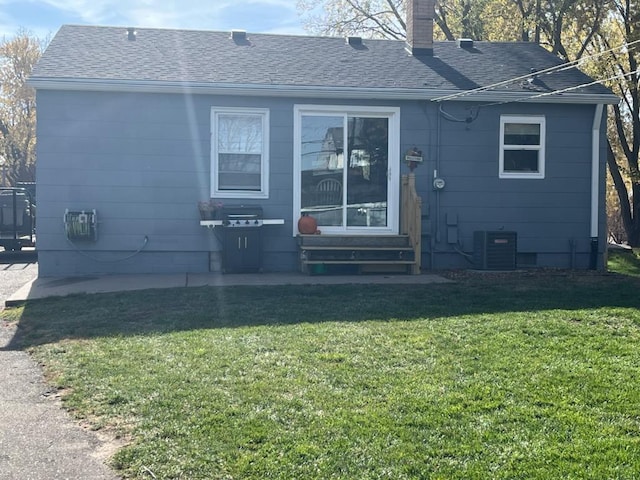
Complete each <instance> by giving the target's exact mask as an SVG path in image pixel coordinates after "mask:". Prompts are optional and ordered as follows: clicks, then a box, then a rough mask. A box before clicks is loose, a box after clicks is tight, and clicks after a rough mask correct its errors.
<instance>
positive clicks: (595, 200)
mask: <svg viewBox="0 0 640 480" xmlns="http://www.w3.org/2000/svg"><path fill="white" fill-rule="evenodd" d="M603 107H604V105H603V104H601V103H599V104H597V105H596V110H595V113H594V116H593V127H592V129H591V231H590V235H591V258H590V261H589V268H590V269H591V270H596V269H597V268H598V250H599V240H598V237H599V232H598V221H599V214H600V201H599V197H600V125H601V123H602V111H603Z"/></svg>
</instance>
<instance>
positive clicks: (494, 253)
mask: <svg viewBox="0 0 640 480" xmlns="http://www.w3.org/2000/svg"><path fill="white" fill-rule="evenodd" d="M517 251H518V235H517V233H516V232H504V231H495V232H487V231H477V232H473V265H474V267H475V268H476V269H478V270H515V269H516V254H517Z"/></svg>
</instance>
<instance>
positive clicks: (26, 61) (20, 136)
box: [0, 30, 44, 185]
mask: <svg viewBox="0 0 640 480" xmlns="http://www.w3.org/2000/svg"><path fill="white" fill-rule="evenodd" d="M43 45H44V44H43V42H41V41H40V40H38V39H37V38H35V37H32V36H31V35H30V34H29V33H28V32H27V31H25V30H20V31H19V32H18V33H17V34H16V35H15V37H13V38H11V39H9V40H7V39H4V40H3V41H2V43H0V155H2V157H3V159H4V164H3V167H2V168H3V169H4V172H3V173H4V175H3V178H4V180H5V182H6V183H8V184H10V185H14V184H15V183H16V182H18V181H34V179H35V161H36V158H35V156H36V154H35V144H36V132H35V127H36V108H35V107H36V105H35V92H34V90H33V89H32V88H31V87H29V86H28V85H27V84H26V81H27V78H28V76H29V75H30V74H31V70H32V69H33V67H34V65H35V64H36V62H37V61H38V59H39V58H40V56H41V55H42V51H43Z"/></svg>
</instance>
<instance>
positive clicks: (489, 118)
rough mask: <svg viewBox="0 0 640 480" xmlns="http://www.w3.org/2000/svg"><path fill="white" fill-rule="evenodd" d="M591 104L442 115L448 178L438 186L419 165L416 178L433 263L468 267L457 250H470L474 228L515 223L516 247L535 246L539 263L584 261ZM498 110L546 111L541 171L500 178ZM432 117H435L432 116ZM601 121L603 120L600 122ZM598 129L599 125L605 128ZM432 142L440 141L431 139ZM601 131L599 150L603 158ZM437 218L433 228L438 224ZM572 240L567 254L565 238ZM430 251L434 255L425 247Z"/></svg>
mask: <svg viewBox="0 0 640 480" xmlns="http://www.w3.org/2000/svg"><path fill="white" fill-rule="evenodd" d="M469 107H472V105H468V104H467V105H465V104H457V105H456V104H446V105H445V106H444V108H445V110H446V112H448V113H449V114H452V115H454V116H456V117H459V118H462V119H464V118H466V117H467V116H469V114H470V113H469V112H470V110H468V109H469ZM594 109H595V107H594V106H592V105H591V106H589V105H585V106H572V105H527V104H521V103H512V104H506V105H496V106H488V107H485V108H481V109H480V112H479V114H478V117H477V119H476V120H475V121H473V122H471V123H464V122H463V123H455V122H450V121H447V120H444V119H441V121H440V136H439V145H440V147H439V150H438V149H436V148H431V149H430V150H429V151H430V155H432V156H433V157H432V158H434V159H435V156H436V155H437V154H438V151H439V156H440V169H439V172H438V174H439V176H440V177H442V178H444V179H445V180H446V182H447V184H446V187H445V188H444V190H443V191H442V192H441V193H439V196H440V198H439V205H440V209H439V213H440V215H439V223H437V221H438V218H436V217H438V215H437V214H438V211H436V210H435V205H436V203H437V202H436V198H435V197H436V195H438V194H436V193H435V192H434V191H433V189H431V188H430V184H431V180H432V173H433V170H434V168H435V160H434V161H433V162H432V165H433V167H432V168H428V169H424V170H423V169H421V168H420V169H419V170H418V174H417V177H418V178H417V182H418V184H420V185H424V186H425V187H426V188H423V190H422V192H421V193H422V196H423V198H428V199H429V200H428V201H427V202H425V203H427V206H426V216H427V218H428V221H427V222H426V223H427V225H426V231H425V240H426V241H425V242H424V243H423V250H424V253H425V255H426V257H425V258H427V259H428V261H431V262H433V263H434V265H433V267H435V268H452V267H468V266H470V265H469V263H468V262H467V261H466V260H465V257H464V255H462V254H460V253H459V252H460V251H462V252H466V253H471V252H472V251H473V247H474V245H473V232H474V231H476V230H505V231H515V232H516V233H517V235H518V252H519V253H527V254H535V255H536V257H537V262H536V265H537V266H540V267H560V268H566V267H570V266H573V267H576V268H587V266H588V264H589V254H590V248H591V239H590V218H591V208H590V202H591V140H592V139H591V128H592V123H593V116H594ZM502 114H513V115H543V116H544V117H545V119H546V134H547V135H546V145H545V147H546V148H545V151H546V162H545V164H546V170H545V178H544V179H500V178H499V174H498V155H499V122H500V116H501V115H502ZM431 123H432V124H434V125H435V124H436V119H435V117H434V118H433V119H431ZM603 129H604V122H603ZM603 131H604V130H603ZM434 143H435V144H437V143H438V142H434ZM605 146H606V143H605V141H604V136H603V137H602V141H601V152H600V155H601V156H600V158H602V159H604V158H605V150H604V147H605ZM604 175H605V171H604V161H602V162H601V165H600V178H601V180H600V205H601V208H600V215H599V233H600V235H599V236H600V238H599V240H600V245H599V248H600V252H602V251H603V249H604V247H605V239H606V236H605V232H606V218H605V212H604V180H603V179H604ZM447 215H449V216H452V217H455V218H456V219H457V227H455V229H456V230H457V234H458V243H457V244H451V243H449V242H448V241H447V225H446V219H447ZM438 225H439V227H440V228H439V233H440V235H438V229H437V226H438ZM572 244H573V245H575V248H574V253H575V255H573V254H572V247H571V245H572ZM432 251H434V252H436V253H435V255H433V256H431V255H430V253H431V252H432Z"/></svg>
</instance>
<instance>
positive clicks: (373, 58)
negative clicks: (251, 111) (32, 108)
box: [31, 25, 616, 103]
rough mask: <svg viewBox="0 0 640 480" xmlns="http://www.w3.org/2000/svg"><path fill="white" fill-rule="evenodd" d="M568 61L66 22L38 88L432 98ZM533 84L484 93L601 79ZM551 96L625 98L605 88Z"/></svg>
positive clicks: (451, 45) (490, 46)
mask: <svg viewBox="0 0 640 480" xmlns="http://www.w3.org/2000/svg"><path fill="white" fill-rule="evenodd" d="M234 37H236V38H234ZM561 63H562V62H561V61H560V59H558V58H557V57H556V56H554V55H552V54H551V53H549V52H547V51H546V50H545V49H543V48H542V47H540V46H538V45H536V44H534V43H526V42H516V43H489V42H475V43H474V44H473V46H472V47H471V48H461V47H460V46H458V43H457V42H435V44H434V55H433V56H421V57H415V56H411V55H410V54H409V53H408V51H407V50H406V45H405V43H404V42H402V41H393V40H362V43H359V42H358V41H354V42H351V43H349V42H347V41H346V40H345V39H344V38H329V37H310V36H291V35H269V34H254V33H249V34H246V36H245V35H242V34H240V35H235V36H232V35H230V33H229V32H215V31H193V30H167V29H153V28H138V29H135V34H133V29H129V31H128V29H127V28H124V27H99V26H78V25H65V26H63V27H62V28H61V29H60V30H59V31H58V33H57V34H56V35H55V37H54V38H53V40H52V41H51V43H50V44H49V46H48V48H47V50H46V51H45V53H44V55H43V56H42V58H41V59H40V61H39V62H38V64H37V65H36V67H35V69H34V71H33V74H32V77H31V84H32V85H33V86H34V87H36V88H64V89H93V90H100V89H116V90H131V91H136V90H143V89H146V90H153V89H156V90H161V89H163V88H164V89H171V88H174V89H177V88H178V87H180V88H191V89H193V90H194V91H196V92H197V91H201V92H202V93H206V92H208V91H212V92H213V91H216V89H228V90H230V91H234V92H236V93H240V92H241V91H244V92H253V93H256V92H261V93H260V94H264V95H269V94H275V95H285V94H287V95H292V94H297V95H306V96H310V95H317V94H319V93H321V92H334V93H335V94H336V95H338V96H349V95H353V96H355V97H361V96H365V95H369V96H372V97H376V98H423V99H428V98H435V97H438V96H441V95H446V94H453V93H456V92H461V91H468V90H472V89H476V88H478V87H482V86H488V85H493V84H496V83H499V82H503V81H505V80H509V79H513V78H516V77H526V76H527V75H529V74H531V72H532V71H541V70H544V69H548V68H550V67H553V66H556V65H560V64H561ZM532 80H533V81H528V80H527V79H526V78H523V79H521V80H518V81H515V82H512V83H508V84H506V85H502V86H500V87H498V88H495V89H492V90H491V91H489V92H485V93H483V94H482V95H480V96H478V95H475V97H478V98H480V97H482V99H486V98H489V97H496V98H497V97H509V98H516V97H520V98H525V97H529V96H534V95H539V94H541V93H547V92H551V91H557V90H566V89H568V88H571V87H575V86H578V85H584V84H588V83H590V82H592V80H591V79H590V78H589V77H588V76H586V75H585V74H583V73H582V72H580V71H578V70H577V69H575V68H572V69H566V70H561V71H557V72H554V73H551V74H547V75H540V76H538V77H537V78H535V79H533V77H532ZM465 99H472V96H467V97H465ZM559 99H560V100H559ZM545 101H572V102H573V101H578V102H585V103H598V102H605V103H610V102H615V101H616V99H615V97H614V96H613V94H612V93H611V92H610V91H609V90H608V89H606V88H605V87H603V86H601V85H598V84H596V85H589V86H585V87H583V88H580V89H577V90H570V91H567V92H565V93H564V94H562V95H554V96H552V97H551V96H549V97H545Z"/></svg>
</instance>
